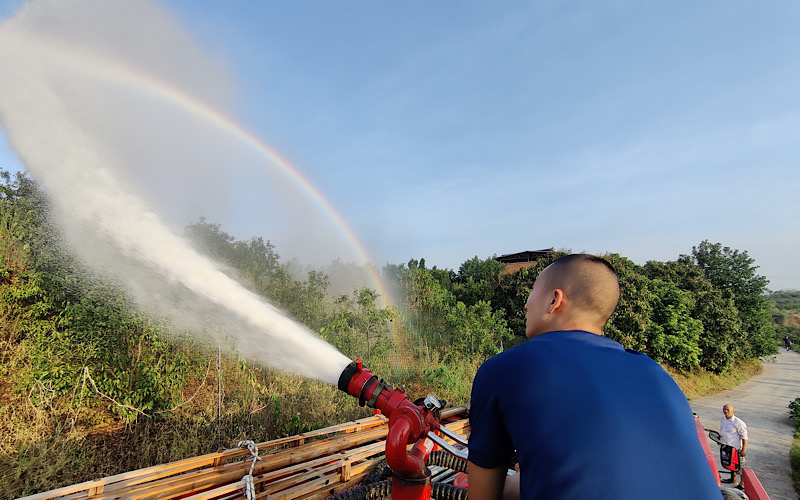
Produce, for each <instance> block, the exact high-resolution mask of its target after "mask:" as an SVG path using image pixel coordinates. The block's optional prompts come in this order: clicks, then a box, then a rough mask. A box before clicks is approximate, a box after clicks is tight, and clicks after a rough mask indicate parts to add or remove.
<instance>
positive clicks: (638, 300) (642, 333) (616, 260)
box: [603, 254, 654, 353]
mask: <svg viewBox="0 0 800 500" xmlns="http://www.w3.org/2000/svg"><path fill="white" fill-rule="evenodd" d="M607 258H608V261H609V262H610V263H611V265H612V267H613V268H614V270H615V271H616V272H617V276H618V277H619V285H620V299H619V305H617V309H616V310H615V311H614V313H613V314H612V315H611V318H609V320H608V323H606V326H605V328H604V329H603V334H604V335H605V336H607V337H609V338H612V339H614V340H616V341H617V342H619V343H620V344H622V345H623V346H624V347H625V348H626V349H634V350H637V351H642V352H645V353H647V351H648V344H649V340H648V338H649V335H648V330H649V329H650V322H651V318H652V316H653V306H652V304H653V299H654V297H653V292H652V290H651V289H650V280H649V279H647V277H646V276H645V275H644V274H643V273H642V268H641V267H640V266H638V265H636V264H635V263H634V262H633V261H631V260H630V259H627V258H625V257H622V256H620V255H618V254H611V255H609V256H608V257H607Z"/></svg>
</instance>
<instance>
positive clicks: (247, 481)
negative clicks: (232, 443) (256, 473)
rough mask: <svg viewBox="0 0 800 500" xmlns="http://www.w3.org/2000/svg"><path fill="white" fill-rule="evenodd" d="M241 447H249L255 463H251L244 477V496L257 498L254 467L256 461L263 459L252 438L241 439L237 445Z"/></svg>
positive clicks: (249, 498) (250, 499) (252, 499)
mask: <svg viewBox="0 0 800 500" xmlns="http://www.w3.org/2000/svg"><path fill="white" fill-rule="evenodd" d="M237 446H238V447H239V448H247V451H249V452H250V454H251V455H252V456H253V463H251V464H250V472H249V473H248V474H247V475H246V476H244V477H243V478H242V482H243V483H244V496H245V497H247V500H256V487H255V484H254V483H253V468H254V467H255V466H256V461H258V460H261V457H259V456H258V446H256V443H254V442H253V441H250V440H246V441H239V444H238V445H237Z"/></svg>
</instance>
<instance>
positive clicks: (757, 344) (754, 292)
mask: <svg viewBox="0 0 800 500" xmlns="http://www.w3.org/2000/svg"><path fill="white" fill-rule="evenodd" d="M691 258H692V259H693V261H694V263H695V264H696V265H697V266H698V267H699V268H701V269H702V270H703V272H704V273H705V276H706V278H707V279H708V280H709V281H710V282H711V283H712V284H713V285H714V286H715V287H717V288H718V289H720V290H721V291H722V293H723V297H725V298H731V299H733V303H734V305H735V306H736V310H737V311H738V313H739V319H740V320H741V322H742V331H743V332H744V338H743V340H744V345H743V346H742V352H743V354H744V355H745V356H746V357H753V358H758V357H761V356H765V355H767V354H773V353H775V352H777V346H776V344H775V338H774V337H775V332H774V329H773V328H772V320H771V317H770V315H769V305H768V302H767V297H766V292H767V284H768V283H769V281H768V280H767V279H766V278H765V277H764V276H759V275H757V274H756V270H757V269H758V266H756V265H755V264H754V263H755V260H754V259H752V258H751V257H750V256H749V255H748V254H747V252H746V251H739V250H733V249H731V248H729V247H723V246H722V245H721V244H720V243H709V242H708V240H704V241H703V242H701V243H700V244H699V245H698V246H696V247H693V248H692V257H691Z"/></svg>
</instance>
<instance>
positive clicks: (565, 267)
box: [547, 254, 620, 328]
mask: <svg viewBox="0 0 800 500" xmlns="http://www.w3.org/2000/svg"><path fill="white" fill-rule="evenodd" d="M547 286H548V288H549V289H551V290H552V289H556V288H559V289H561V290H563V291H564V294H565V295H566V297H567V299H568V301H569V303H570V307H571V308H573V312H574V313H580V314H583V315H586V316H587V317H590V318H594V320H595V321H596V322H597V323H596V324H597V325H598V326H599V327H600V328H602V326H603V325H605V323H606V322H607V321H608V319H609V318H610V317H611V314H612V313H613V312H614V309H616V307H617V303H619V295H620V289H619V279H618V278H617V273H616V272H615V271H614V268H613V267H611V264H610V263H609V262H608V261H607V260H605V259H603V258H602V257H597V256H594V255H590V254H572V255H565V256H564V257H560V258H559V259H557V260H555V261H554V262H553V263H552V264H550V265H549V266H547Z"/></svg>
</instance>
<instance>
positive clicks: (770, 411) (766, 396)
mask: <svg viewBox="0 0 800 500" xmlns="http://www.w3.org/2000/svg"><path fill="white" fill-rule="evenodd" d="M795 398H800V354H798V353H796V352H794V351H790V352H786V350H784V349H781V351H780V353H779V354H778V355H777V356H776V357H774V358H771V359H767V360H765V361H764V371H763V372H762V373H761V374H759V375H757V376H755V377H753V378H752V379H750V380H748V381H747V382H745V383H743V384H742V385H740V386H739V387H736V388H734V389H731V390H728V391H724V392H721V393H719V394H715V395H713V396H708V397H705V398H700V399H695V400H693V401H691V405H692V409H693V410H694V412H695V413H697V415H698V416H699V417H700V420H701V421H702V423H703V427H705V428H707V429H714V430H719V419H720V418H721V417H722V405H724V404H726V403H730V404H732V405H733V407H734V409H735V411H736V415H737V416H738V417H739V418H741V419H742V420H744V422H745V423H746V424H747V430H748V434H749V436H750V441H749V442H748V445H747V464H746V466H747V467H750V468H752V469H753V470H754V471H755V473H756V475H757V476H758V479H759V480H760V481H761V484H762V485H763V486H764V489H766V490H767V493H768V494H769V496H770V499H771V500H787V499H791V500H797V498H798V497H797V494H796V493H795V492H794V489H793V488H792V481H791V477H790V475H791V467H790V465H789V448H790V446H791V444H792V434H793V433H794V427H793V426H792V424H791V422H790V421H789V409H788V408H787V406H788V405H789V403H790V402H791V401H793V400H794V399H795ZM709 442H710V443H711V445H712V448H711V449H712V450H713V451H714V453H715V454H716V455H717V460H718V461H719V452H718V450H719V446H717V445H715V444H714V443H713V442H711V441H709Z"/></svg>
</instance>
